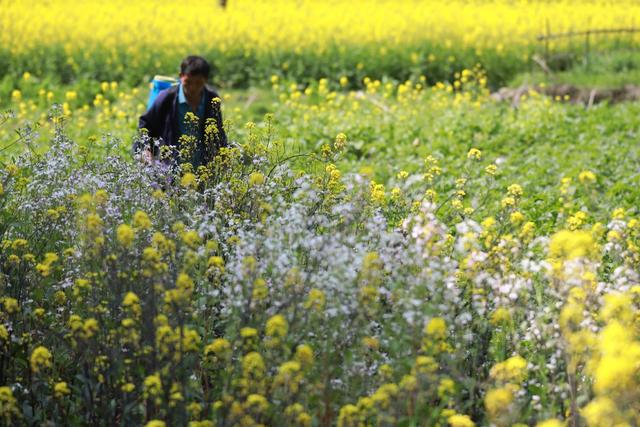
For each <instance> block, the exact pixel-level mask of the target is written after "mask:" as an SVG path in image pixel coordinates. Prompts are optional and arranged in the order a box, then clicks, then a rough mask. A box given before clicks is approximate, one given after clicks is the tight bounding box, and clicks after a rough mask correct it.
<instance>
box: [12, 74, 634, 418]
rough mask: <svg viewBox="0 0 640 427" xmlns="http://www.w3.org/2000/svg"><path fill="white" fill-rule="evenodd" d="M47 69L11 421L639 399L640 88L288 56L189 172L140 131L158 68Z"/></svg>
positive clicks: (459, 410)
mask: <svg viewBox="0 0 640 427" xmlns="http://www.w3.org/2000/svg"><path fill="white" fill-rule="evenodd" d="M23 79H24V78H23ZM30 79H31V78H29V79H27V80H29V81H30V82H31V83H29V82H23V83H21V84H25V85H26V84H33V85H34V86H33V87H32V88H31V89H28V90H25V91H22V92H20V93H19V94H16V93H14V95H13V100H12V105H13V107H14V108H15V113H14V114H4V115H3V117H2V119H1V120H0V121H1V122H2V123H3V124H2V131H3V132H4V133H3V134H2V136H1V137H0V141H2V147H3V148H4V147H6V146H7V145H9V144H11V143H14V142H15V141H16V138H18V139H17V141H18V142H17V143H15V145H14V146H12V147H11V148H8V149H6V150H4V149H3V152H2V153H3V165H2V169H1V170H0V183H1V186H0V205H1V206H2V211H1V212H2V216H1V217H0V233H1V234H2V240H1V247H2V251H1V253H0V268H1V272H2V275H1V276H0V286H1V289H2V296H1V297H0V298H1V303H0V304H1V311H0V320H1V323H0V346H1V351H2V353H1V354H2V356H0V417H1V418H2V421H3V423H5V424H7V425H36V424H38V425H39V424H41V423H43V422H45V421H50V422H53V423H56V424H61V425H62V424H64V425H85V424H100V422H101V420H113V422H114V423H116V424H119V425H149V426H162V425H165V424H163V423H166V425H186V424H189V425H190V426H210V425H246V426H249V425H259V424H262V425H301V426H313V425H321V426H324V425H339V426H360V425H407V426H409V425H436V424H439V425H452V426H455V427H457V426H472V425H474V424H477V425H490V424H492V425H497V426H510V425H518V424H519V425H543V426H560V425H565V423H566V424H567V425H589V426H609V425H637V424H638V423H639V422H640V419H639V415H638V414H640V407H639V406H638V402H639V401H640V396H638V390H640V384H639V382H640V377H639V365H638V360H639V358H640V339H639V329H638V319H639V317H638V314H639V312H640V286H639V285H638V283H639V282H638V281H639V277H638V265H639V263H640V249H639V246H638V245H639V244H640V222H639V221H638V211H637V204H638V201H639V200H640V194H639V193H638V191H639V190H638V185H637V182H638V181H637V179H638V178H637V173H638V172H637V164H638V160H640V153H639V148H638V146H637V144H636V143H635V142H636V141H637V135H638V132H639V131H640V129H639V125H638V122H637V119H636V118H637V115H638V112H639V111H638V110H639V108H640V107H638V106H637V105H635V104H621V105H617V106H606V105H601V106H596V107H594V108H592V109H589V110H585V109H584V108H583V107H578V106H572V105H569V104H564V103H561V102H556V101H553V100H549V99H547V98H544V97H541V96H540V95H538V94H536V93H530V94H529V95H528V97H527V99H525V100H523V101H522V102H521V104H520V105H519V107H518V109H513V108H512V107H511V106H510V105H508V104H503V103H499V102H496V101H493V100H492V99H491V98H490V97H489V96H488V93H487V90H486V87H485V84H486V78H485V76H484V74H483V73H482V72H481V71H479V70H474V71H469V70H467V71H464V72H461V73H460V74H458V75H457V79H456V81H454V82H453V83H452V84H439V85H436V86H434V87H428V86H425V85H424V81H420V80H417V81H413V82H406V83H403V84H401V85H394V84H384V83H382V82H380V81H377V80H372V79H367V80H366V81H365V82H364V85H365V89H364V90H363V91H359V92H349V91H344V90H333V89H332V88H339V87H340V82H339V81H334V82H331V81H328V80H321V81H318V82H315V83H312V84H310V85H294V84H291V83H290V82H283V81H281V80H279V79H278V78H276V77H274V78H273V79H272V86H273V87H272V91H273V92H272V94H273V95H272V96H273V98H274V99H277V101H276V103H275V104H274V105H273V108H272V111H273V113H270V114H267V115H266V116H265V117H264V119H263V120H260V121H257V122H256V123H253V122H249V123H246V112H244V111H243V110H242V109H240V108H237V109H234V108H233V107H232V105H233V99H229V100H228V101H227V102H228V104H227V105H226V106H225V117H227V118H228V120H227V123H226V127H227V130H228V132H229V135H230V138H231V140H232V141H235V144H234V145H233V147H232V148H230V149H224V150H222V151H221V152H220V154H219V156H218V157H216V159H215V162H214V163H212V164H211V165H209V167H207V168H203V169H200V170H198V171H193V170H191V169H190V168H188V167H184V168H183V169H182V170H181V171H180V172H179V173H178V175H176V176H174V177H172V178H171V177H170V178H171V181H172V182H167V179H166V175H164V174H163V173H162V171H159V170H156V169H154V168H153V167H151V168H148V167H147V168H145V167H143V166H141V165H138V164H136V163H132V162H131V160H130V159H129V157H128V153H127V150H128V147H129V145H130V138H131V135H132V134H133V133H134V132H133V131H134V128H135V117H132V116H134V115H135V113H133V112H134V111H137V110H136V109H137V108H138V104H139V103H140V101H139V100H136V95H137V92H136V91H135V90H134V91H129V90H124V89H120V88H119V87H118V85H117V84H109V83H106V84H102V85H100V84H98V83H96V84H95V87H94V90H95V97H94V102H93V103H92V106H91V107H86V108H85V107H84V106H82V105H78V104H76V103H75V101H76V98H75V97H74V94H73V93H64V92H62V93H63V95H62V96H64V97H65V101H64V102H65V104H64V105H63V106H57V107H52V106H51V105H50V104H51V103H52V102H53V100H52V99H49V95H48V92H47V91H46V90H45V92H44V95H43V94H42V91H40V89H42V88H40V89H39V88H38V84H39V83H38V82H37V81H35V80H33V81H32V80H30ZM25 87H26V86H25ZM53 96H57V95H56V94H54V95H53ZM36 124H40V125H41V126H39V127H38V126H36ZM14 130H17V131H18V133H17V134H16V133H15V132H14ZM107 131H110V133H108V134H107V133H105V132H107ZM96 135H99V137H96ZM9 153H12V154H9Z"/></svg>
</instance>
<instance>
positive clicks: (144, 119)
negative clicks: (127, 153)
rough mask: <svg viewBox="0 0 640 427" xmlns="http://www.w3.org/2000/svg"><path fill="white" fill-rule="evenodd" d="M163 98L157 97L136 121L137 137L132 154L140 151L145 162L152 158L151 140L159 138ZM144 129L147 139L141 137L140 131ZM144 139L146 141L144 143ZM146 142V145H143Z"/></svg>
mask: <svg viewBox="0 0 640 427" xmlns="http://www.w3.org/2000/svg"><path fill="white" fill-rule="evenodd" d="M162 99H164V97H160V96H158V97H157V98H156V100H155V102H154V103H153V104H152V105H151V108H149V109H148V110H147V111H146V112H145V113H144V114H143V115H141V116H140V118H139V119H138V131H139V132H138V136H137V137H136V138H135V139H134V142H133V147H132V149H133V153H134V154H135V153H137V152H138V151H142V152H143V155H144V158H145V160H149V161H150V160H151V158H152V154H151V153H152V148H153V147H152V144H153V138H159V137H160V123H161V114H160V109H161V102H162ZM142 129H146V132H147V137H146V138H145V137H142V135H141V133H140V131H141V130H142ZM145 139H146V141H145ZM145 142H146V143H145Z"/></svg>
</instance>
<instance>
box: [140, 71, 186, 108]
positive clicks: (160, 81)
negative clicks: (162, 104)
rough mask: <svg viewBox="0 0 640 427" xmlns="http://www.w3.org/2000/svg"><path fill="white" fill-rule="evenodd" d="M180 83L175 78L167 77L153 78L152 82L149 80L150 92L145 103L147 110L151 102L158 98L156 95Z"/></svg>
mask: <svg viewBox="0 0 640 427" xmlns="http://www.w3.org/2000/svg"><path fill="white" fill-rule="evenodd" d="M179 82H180V81H179V80H178V79H177V78H175V77H167V76H155V77H154V78H153V80H151V90H150V91H149V101H147V110H149V108H151V106H152V105H153V102H154V101H155V100H156V98H157V97H158V94H159V93H160V92H161V91H163V90H165V89H168V88H170V87H171V86H174V85H177V84H178V83H179Z"/></svg>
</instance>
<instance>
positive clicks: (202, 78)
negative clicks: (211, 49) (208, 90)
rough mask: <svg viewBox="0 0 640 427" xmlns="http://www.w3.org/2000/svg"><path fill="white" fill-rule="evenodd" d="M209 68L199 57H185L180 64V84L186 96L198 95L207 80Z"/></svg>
mask: <svg viewBox="0 0 640 427" xmlns="http://www.w3.org/2000/svg"><path fill="white" fill-rule="evenodd" d="M210 71H211V67H210V66H209V63H208V62H207V61H206V60H205V59H204V58H203V57H201V56H187V57H186V58H185V59H184V60H183V61H182V64H180V82H181V83H182V86H183V88H184V91H185V93H186V94H187V95H199V94H200V93H201V92H202V89H204V86H205V85H206V84H207V81H208V80H209V73H210Z"/></svg>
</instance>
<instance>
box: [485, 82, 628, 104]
mask: <svg viewBox="0 0 640 427" xmlns="http://www.w3.org/2000/svg"><path fill="white" fill-rule="evenodd" d="M530 90H535V91H536V92H538V93H541V94H544V95H547V96H550V97H552V98H554V99H556V98H558V97H559V98H560V99H561V100H563V101H565V100H566V101H568V102H572V103H575V104H583V105H586V106H591V105H594V104H598V103H601V102H609V103H610V104H615V103H618V102H629V101H638V100H640V86H635V85H625V86H622V87H620V88H615V89H602V88H586V87H578V86H573V85H569V84H558V85H548V86H545V87H541V86H539V85H524V86H520V87H517V88H509V87H504V88H502V89H500V90H499V91H497V92H494V93H492V94H491V97H492V98H493V99H496V100H498V101H506V102H511V103H512V104H513V105H514V106H517V105H518V104H519V102H520V98H522V97H523V96H525V95H528V93H529V91H530Z"/></svg>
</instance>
